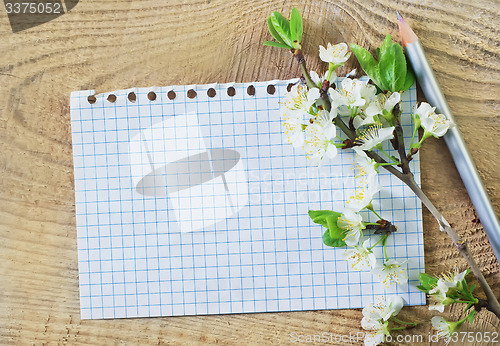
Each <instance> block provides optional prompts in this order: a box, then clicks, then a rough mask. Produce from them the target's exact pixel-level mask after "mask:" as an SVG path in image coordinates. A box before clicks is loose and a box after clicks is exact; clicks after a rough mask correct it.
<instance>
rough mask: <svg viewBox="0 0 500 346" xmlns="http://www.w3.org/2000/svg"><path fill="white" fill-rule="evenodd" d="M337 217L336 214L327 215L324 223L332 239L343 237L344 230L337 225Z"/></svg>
mask: <svg viewBox="0 0 500 346" xmlns="http://www.w3.org/2000/svg"><path fill="white" fill-rule="evenodd" d="M338 219H339V217H338V216H336V215H329V216H327V217H326V224H327V225H328V230H329V231H330V237H332V238H334V239H344V230H343V229H342V228H340V227H339V226H338V225H337V220H338Z"/></svg>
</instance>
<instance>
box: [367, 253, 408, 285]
mask: <svg viewBox="0 0 500 346" xmlns="http://www.w3.org/2000/svg"><path fill="white" fill-rule="evenodd" d="M407 262H408V261H407V260H405V261H403V262H398V261H396V260H392V259H391V260H388V261H385V262H383V263H382V262H381V261H377V263H376V264H375V266H374V267H373V269H372V274H373V275H374V276H377V277H378V278H379V280H380V282H382V283H383V284H384V285H385V286H386V287H387V288H389V287H392V286H393V285H394V284H403V283H406V282H407V281H408V274H407V270H406V268H405V267H406V263H407Z"/></svg>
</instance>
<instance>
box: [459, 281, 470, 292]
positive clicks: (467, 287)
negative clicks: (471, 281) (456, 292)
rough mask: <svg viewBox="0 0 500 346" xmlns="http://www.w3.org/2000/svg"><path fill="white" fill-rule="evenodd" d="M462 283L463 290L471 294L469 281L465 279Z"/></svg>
mask: <svg viewBox="0 0 500 346" xmlns="http://www.w3.org/2000/svg"><path fill="white" fill-rule="evenodd" d="M461 285H462V290H463V291H464V292H465V293H467V294H468V295H470V292H469V286H467V281H465V279H463V280H462V281H461Z"/></svg>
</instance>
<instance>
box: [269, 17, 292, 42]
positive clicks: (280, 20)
mask: <svg viewBox="0 0 500 346" xmlns="http://www.w3.org/2000/svg"><path fill="white" fill-rule="evenodd" d="M271 23H272V24H273V26H274V29H275V30H276V32H277V33H278V35H280V37H281V39H282V40H283V43H284V44H286V45H288V46H290V47H293V40H292V38H291V33H290V22H289V21H288V19H286V18H285V17H283V15H282V14H281V13H279V12H276V11H274V12H273V13H271Z"/></svg>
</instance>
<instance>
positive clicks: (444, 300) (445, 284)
mask: <svg viewBox="0 0 500 346" xmlns="http://www.w3.org/2000/svg"><path fill="white" fill-rule="evenodd" d="M466 274H467V270H465V271H463V272H461V273H459V272H458V270H455V273H454V274H443V275H442V277H441V278H439V279H438V281H437V283H436V287H434V288H433V289H432V290H430V291H429V296H430V297H431V298H432V299H433V300H434V301H435V302H436V304H434V305H429V310H437V311H439V312H443V311H444V307H445V305H448V304H449V303H450V302H451V301H453V300H452V299H449V298H448V297H447V296H446V293H447V292H448V290H449V289H450V288H454V287H457V285H458V283H459V282H461V281H462V280H463V279H464V278H465V275H466Z"/></svg>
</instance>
